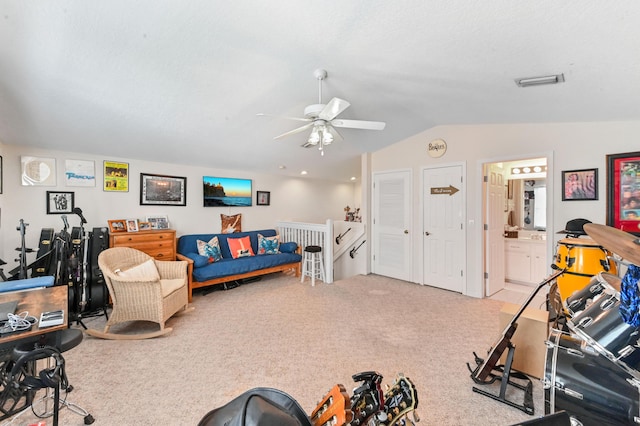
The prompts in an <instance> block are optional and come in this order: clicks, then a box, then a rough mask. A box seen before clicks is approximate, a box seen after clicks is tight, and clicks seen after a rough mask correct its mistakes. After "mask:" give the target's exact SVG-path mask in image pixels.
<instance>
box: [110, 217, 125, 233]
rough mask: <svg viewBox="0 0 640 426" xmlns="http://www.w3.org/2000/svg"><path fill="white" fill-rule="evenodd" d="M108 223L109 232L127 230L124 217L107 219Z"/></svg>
mask: <svg viewBox="0 0 640 426" xmlns="http://www.w3.org/2000/svg"><path fill="white" fill-rule="evenodd" d="M107 222H108V223H109V232H111V233H115V232H127V221H126V220H124V219H114V220H109V221H107Z"/></svg>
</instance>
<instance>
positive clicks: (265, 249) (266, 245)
mask: <svg viewBox="0 0 640 426" xmlns="http://www.w3.org/2000/svg"><path fill="white" fill-rule="evenodd" d="M278 247H280V236H279V235H276V236H274V237H265V236H264V235H262V234H258V254H278V253H280V251H279V250H278Z"/></svg>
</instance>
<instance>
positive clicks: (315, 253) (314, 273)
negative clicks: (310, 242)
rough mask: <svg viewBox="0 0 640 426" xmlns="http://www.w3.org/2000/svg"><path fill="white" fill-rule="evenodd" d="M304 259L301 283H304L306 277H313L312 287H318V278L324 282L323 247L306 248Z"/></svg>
mask: <svg viewBox="0 0 640 426" xmlns="http://www.w3.org/2000/svg"><path fill="white" fill-rule="evenodd" d="M303 256H304V257H303V258H302V274H301V275H302V276H301V278H300V282H301V283H303V282H304V277H305V276H306V277H311V287H313V286H315V285H316V278H318V279H320V280H321V281H322V282H324V262H323V261H322V247H320V246H306V247H305V248H304V255H303Z"/></svg>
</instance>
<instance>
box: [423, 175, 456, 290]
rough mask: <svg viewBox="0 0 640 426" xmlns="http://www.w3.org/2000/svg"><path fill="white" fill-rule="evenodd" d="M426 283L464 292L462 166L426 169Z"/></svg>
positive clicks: (424, 188) (424, 225) (424, 218)
mask: <svg viewBox="0 0 640 426" xmlns="http://www.w3.org/2000/svg"><path fill="white" fill-rule="evenodd" d="M422 188H423V194H424V197H423V199H424V201H423V203H424V206H423V215H424V217H423V230H424V231H423V232H424V234H423V248H424V260H423V270H424V277H423V283H424V284H426V285H430V286H434V287H439V288H443V289H446V290H451V291H456V292H459V293H462V290H463V284H464V268H465V265H466V245H465V238H464V232H465V231H464V224H463V219H464V205H463V204H464V199H465V197H464V191H463V182H462V166H461V165H458V166H446V167H433V168H428V169H425V170H424V171H423V176H422Z"/></svg>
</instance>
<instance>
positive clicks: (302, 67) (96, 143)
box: [0, 0, 640, 180]
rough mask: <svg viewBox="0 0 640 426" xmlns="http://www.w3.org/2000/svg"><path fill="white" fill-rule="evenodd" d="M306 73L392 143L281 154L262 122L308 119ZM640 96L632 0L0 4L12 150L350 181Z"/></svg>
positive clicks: (636, 111)
mask: <svg viewBox="0 0 640 426" xmlns="http://www.w3.org/2000/svg"><path fill="white" fill-rule="evenodd" d="M317 68H324V69H326V70H327V71H328V73H329V76H328V78H327V79H326V80H325V83H324V86H323V87H324V89H323V100H324V101H325V102H326V101H328V100H329V99H330V98H332V97H334V96H336V97H340V98H343V99H346V100H348V101H349V102H351V107H350V108H349V109H347V110H346V111H345V112H344V113H342V114H341V115H340V118H349V119H357V120H375V121H385V122H386V123H387V127H386V129H385V130H383V131H366V130H352V129H341V134H342V135H343V137H344V141H341V142H335V143H334V144H333V145H332V146H330V147H329V148H328V149H327V151H326V155H325V156H324V157H320V155H319V153H318V151H317V150H316V149H313V148H310V149H305V148H301V147H300V146H301V145H302V143H303V142H304V141H305V139H306V136H307V133H306V132H305V133H300V134H297V135H294V136H290V137H288V138H285V139H282V140H278V141H274V140H273V139H272V138H273V137H274V136H276V135H279V134H281V133H284V132H286V131H288V130H291V129H294V128H295V127H298V126H299V125H300V124H301V123H300V122H296V121H289V120H285V119H278V118H272V117H258V116H256V114H257V113H261V112H263V113H270V114H276V115H282V116H294V117H301V116H302V115H303V110H304V107H305V106H307V105H309V104H313V103H317V99H318V86H317V80H316V79H315V77H314V76H313V72H314V70H315V69H317ZM555 73H564V75H565V78H566V82H565V83H563V84H559V85H555V86H544V87H533V88H518V87H517V86H516V85H515V83H514V79H515V78H520V77H532V76H540V75H547V74H555ZM639 100H640V2H639V1H637V0H617V1H594V0H565V1H557V0H539V1H516V0H492V1H471V0H466V1H462V0H430V1H424V0H398V1H388V0H387V1H383V0H324V1H303V0H278V1H271V2H266V1H265V2H261V1H249V0H235V1H219V0H213V1H212V0H208V1H204V0H198V1H175V0H174V1H168V0H153V1H151V0H144V1H129V0H127V1H125V0H110V1H101V2H98V1H84V0H76V1H57V0H47V1H36V0H33V1H19V0H15V1H12V0H0V141H2V142H4V143H7V144H19V145H32V146H38V147H44V148H52V149H59V150H65V151H75V152H87V153H91V154H96V155H104V156H105V157H106V158H107V159H108V158H109V157H116V156H117V157H125V158H132V159H148V160H153V161H160V162H172V163H176V162H177V163H184V164H197V165H201V166H211V167H215V168H226V169H242V170H254V171H256V172H264V173H272V174H298V173H299V171H300V170H301V169H306V170H308V171H309V176H310V177H323V178H331V179H339V180H346V179H348V178H349V177H350V176H352V175H358V174H359V167H360V159H359V154H361V153H363V152H371V151H376V150H378V149H380V148H382V147H385V146H387V145H390V144H393V143H395V142H398V141H400V140H403V139H406V138H407V137H410V136H412V135H415V134H417V133H419V132H421V131H424V130H426V129H429V128H431V127H434V126H437V125H445V124H476V123H514V122H564V121H609V120H638V119H640V107H639V106H638V101H639ZM279 165H286V167H287V168H286V169H285V170H284V171H283V170H279V169H278V166H279Z"/></svg>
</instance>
